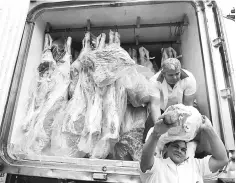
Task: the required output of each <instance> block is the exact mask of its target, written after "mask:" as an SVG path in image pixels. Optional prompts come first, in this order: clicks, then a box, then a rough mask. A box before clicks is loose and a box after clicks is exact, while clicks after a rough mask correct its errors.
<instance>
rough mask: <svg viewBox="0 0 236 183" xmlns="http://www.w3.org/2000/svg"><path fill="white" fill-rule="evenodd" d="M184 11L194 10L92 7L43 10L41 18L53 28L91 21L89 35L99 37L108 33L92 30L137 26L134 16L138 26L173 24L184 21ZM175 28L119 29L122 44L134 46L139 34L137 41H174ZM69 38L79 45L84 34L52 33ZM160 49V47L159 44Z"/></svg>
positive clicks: (186, 5)
mask: <svg viewBox="0 0 236 183" xmlns="http://www.w3.org/2000/svg"><path fill="white" fill-rule="evenodd" d="M187 9H193V7H192V5H191V4H190V3H186V2H182V3H165V4H145V5H135V6H118V7H109V6H101V7H93V8H68V9H61V10H53V11H46V12H44V13H43V14H42V15H41V18H42V20H43V21H44V22H50V24H51V26H52V28H53V29H63V28H82V27H84V28H85V27H86V26H87V20H88V19H90V22H91V32H92V33H93V34H94V35H95V36H98V35H99V34H100V33H102V32H104V33H106V35H107V39H108V32H109V30H100V31H95V30H93V28H92V27H103V26H114V30H115V28H116V26H119V25H136V20H137V17H138V16H139V17H140V18H141V21H140V24H157V23H174V22H180V21H183V17H184V14H185V13H186V11H187ZM176 29H177V27H176V26H172V27H170V26H165V27H152V28H140V29H138V28H135V29H134V28H131V29H120V30H119V28H118V32H119V33H120V35H121V43H133V44H135V35H139V42H140V43H141V42H162V41H175V40H177V36H176V34H175V31H176ZM61 35H66V36H67V35H69V36H71V37H72V38H73V41H76V42H78V43H81V40H82V39H83V36H84V32H83V31H78V32H74V31H73V32H62V33H54V34H53V37H54V38H55V37H59V36H61ZM162 46H163V45H162Z"/></svg>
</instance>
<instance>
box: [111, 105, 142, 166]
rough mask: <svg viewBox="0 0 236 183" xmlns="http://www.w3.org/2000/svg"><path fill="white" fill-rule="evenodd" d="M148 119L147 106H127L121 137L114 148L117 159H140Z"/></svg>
mask: <svg viewBox="0 0 236 183" xmlns="http://www.w3.org/2000/svg"><path fill="white" fill-rule="evenodd" d="M146 119H147V109H146V107H133V106H132V105H130V104H129V105H128V106H127V109H126V111H125V117H124V122H123V123H122V126H121V134H120V136H121V137H120V140H119V142H118V143H117V144H116V145H115V148H114V151H115V158H116V159H119V160H135V161H139V160H140V158H141V153H142V147H143V143H142V139H143V131H144V126H145V121H146Z"/></svg>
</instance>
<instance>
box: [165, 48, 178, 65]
mask: <svg viewBox="0 0 236 183" xmlns="http://www.w3.org/2000/svg"><path fill="white" fill-rule="evenodd" d="M161 54H162V58H161V65H162V62H163V61H164V60H166V59H168V58H176V57H177V52H176V51H175V50H174V49H173V48H171V47H168V48H162V49H161Z"/></svg>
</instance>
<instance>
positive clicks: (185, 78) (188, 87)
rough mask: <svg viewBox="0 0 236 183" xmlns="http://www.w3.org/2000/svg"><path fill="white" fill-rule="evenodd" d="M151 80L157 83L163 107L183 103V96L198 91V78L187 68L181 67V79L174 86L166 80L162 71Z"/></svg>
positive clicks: (163, 108)
mask: <svg viewBox="0 0 236 183" xmlns="http://www.w3.org/2000/svg"><path fill="white" fill-rule="evenodd" d="M150 80H151V81H152V82H154V83H156V86H157V88H158V89H159V91H160V95H161V100H160V102H161V109H162V110H165V109H166V108H167V107H168V106H170V105H174V104H178V103H183V96H184V95H185V96H190V95H193V94H194V93H196V90H197V86H196V79H195V77H194V76H193V74H192V73H191V72H189V71H187V70H185V69H181V75H180V80H179V81H178V82H177V83H176V84H175V86H174V87H173V88H172V87H171V86H170V85H169V84H168V83H167V82H166V80H165V78H164V77H163V75H162V74H161V71H159V72H158V73H156V74H155V75H154V76H153V77H151V78H150Z"/></svg>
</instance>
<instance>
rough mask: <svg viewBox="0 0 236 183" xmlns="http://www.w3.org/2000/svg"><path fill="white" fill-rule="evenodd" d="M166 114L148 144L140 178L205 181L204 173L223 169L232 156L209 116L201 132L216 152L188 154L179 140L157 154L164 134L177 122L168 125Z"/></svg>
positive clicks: (157, 182) (165, 182)
mask: <svg viewBox="0 0 236 183" xmlns="http://www.w3.org/2000/svg"><path fill="white" fill-rule="evenodd" d="M162 118H163V115H162V116H160V117H159V119H158V121H157V122H156V123H155V126H154V130H153V132H152V133H151V135H150V136H149V137H148V140H147V142H146V143H145V144H144V147H143V151H142V156H141V162H140V168H141V173H140V178H141V180H142V182H143V183H177V182H181V183H185V182H186V183H203V176H204V175H207V174H211V173H214V172H216V171H218V170H219V169H221V168H223V167H224V166H225V165H226V164H227V162H228V157H227V154H226V149H225V147H224V144H223V142H222V141H221V139H220V138H219V137H218V135H217V134H216V133H215V131H214V129H213V127H212V126H211V122H210V121H209V120H208V119H207V118H206V117H205V118H203V120H202V124H201V126H200V129H199V132H200V133H205V135H206V137H207V139H208V140H209V142H210V146H211V149H212V155H211V156H206V157H205V158H203V159H197V158H193V157H187V155H186V151H187V144H186V142H185V141H181V140H176V141H174V142H169V143H168V144H166V145H165V147H164V150H163V151H164V152H165V154H164V157H155V156H154V153H155V150H156V146H157V143H158V140H159V138H160V136H161V135H163V134H164V133H166V132H167V131H168V130H169V129H170V128H171V127H173V125H170V124H166V121H165V120H164V119H162Z"/></svg>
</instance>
